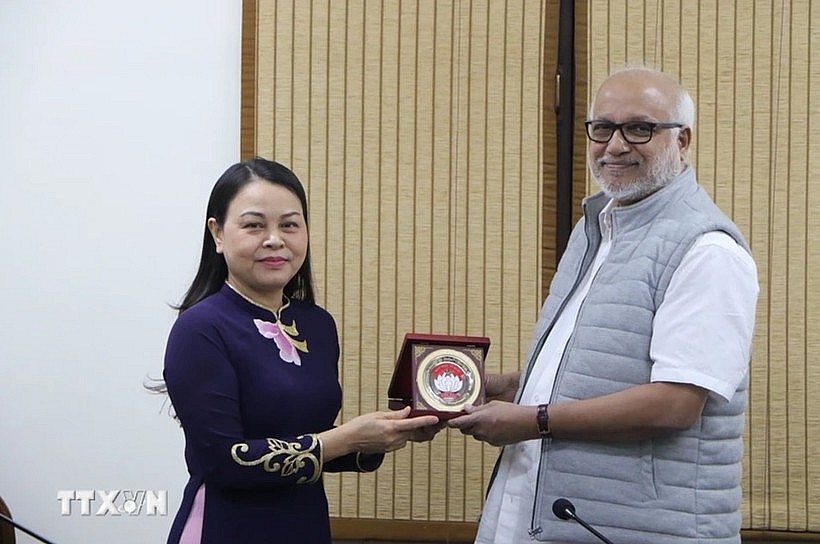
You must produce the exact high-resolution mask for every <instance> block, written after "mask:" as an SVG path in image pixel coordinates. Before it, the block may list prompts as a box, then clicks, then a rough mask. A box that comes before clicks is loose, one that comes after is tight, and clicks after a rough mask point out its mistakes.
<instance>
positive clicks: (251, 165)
mask: <svg viewBox="0 0 820 544" xmlns="http://www.w3.org/2000/svg"><path fill="white" fill-rule="evenodd" d="M257 180H264V181H268V182H270V183H274V184H276V185H281V186H283V187H285V188H287V189H288V190H290V191H291V192H292V193H293V194H295V195H296V196H297V197H298V198H299V202H301V203H302V213H303V214H304V218H305V226H307V225H308V207H307V196H306V195H305V189H304V187H303V186H302V183H301V182H300V181H299V178H297V177H296V174H294V173H293V172H291V171H290V169H288V168H287V167H285V166H283V165H281V164H279V163H278V162H274V161H269V160H266V159H263V158H261V157H254V158H252V159H249V160H246V161H243V162H239V163H236V164H234V165H233V166H231V167H230V168H228V169H227V170H225V173H223V174H222V176H220V178H219V179H218V180H217V182H216V185H214V188H213V190H211V197H210V198H209V199H208V210H207V211H206V213H205V234H204V236H203V239H202V256H201V257H200V260H199V269H198V270H197V272H196V276H195V277H194V281H193V282H192V283H191V286H190V287H189V288H188V291H187V292H186V293H185V297H184V298H183V299H182V303H180V305H179V306H177V307H176V308H177V309H178V310H179V313H182V312H184V311H185V310H187V309H188V308H190V307H191V306H193V305H194V304H196V303H197V302H199V301H200V300H202V299H204V298H206V297H208V296H210V295H212V294H214V293H216V292H217V291H219V290H220V289H221V288H222V286H223V285H224V284H225V280H226V279H227V278H228V265H227V264H226V263H225V257H224V256H223V255H222V254H221V253H217V252H216V243H215V242H214V239H213V236H211V232H210V230H208V219H209V218H211V217H213V218H214V219H215V220H216V222H217V224H218V225H219V226H220V227H222V226H223V225H224V224H225V216H226V215H227V213H228V206H230V204H231V202H232V201H233V199H234V198H235V197H236V195H237V193H239V191H240V190H242V188H243V187H244V186H245V185H247V184H249V183H251V182H253V181H257ZM283 292H284V294H285V296H287V297H288V298H291V299H296V300H303V301H305V302H310V303H313V302H315V298H314V293H313V274H312V273H311V269H310V244H308V250H307V253H306V254H305V262H304V263H302V267H301V268H299V271H298V272H296V275H295V276H294V277H293V278H291V280H290V281H289V282H288V284H287V285H285V288H284V291H283Z"/></svg>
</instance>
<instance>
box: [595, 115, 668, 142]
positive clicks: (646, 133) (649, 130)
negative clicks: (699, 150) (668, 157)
mask: <svg viewBox="0 0 820 544" xmlns="http://www.w3.org/2000/svg"><path fill="white" fill-rule="evenodd" d="M584 125H586V127H587V137H588V138H589V139H590V140H592V141H593V142H595V143H599V144H605V143H607V142H609V140H611V139H612V135H613V134H615V131H616V130H620V131H621V136H623V138H624V140H626V141H627V142H629V143H630V144H645V143H646V142H648V141H649V140H651V139H652V135H653V134H655V131H656V130H658V129H662V128H681V127H683V126H684V125H683V124H682V123H650V122H649V121H629V122H626V123H610V122H609V121H585V122H584Z"/></svg>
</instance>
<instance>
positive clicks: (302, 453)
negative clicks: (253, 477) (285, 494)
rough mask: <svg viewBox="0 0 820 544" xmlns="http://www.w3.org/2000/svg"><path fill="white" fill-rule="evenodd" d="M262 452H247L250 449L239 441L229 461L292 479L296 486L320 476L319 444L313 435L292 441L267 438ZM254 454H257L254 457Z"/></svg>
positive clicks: (315, 479)
mask: <svg viewBox="0 0 820 544" xmlns="http://www.w3.org/2000/svg"><path fill="white" fill-rule="evenodd" d="M265 442H266V444H267V448H266V449H265V450H264V451H263V452H256V454H255V453H254V452H251V451H250V450H251V446H250V445H249V444H247V443H244V442H240V443H238V444H234V445H233V446H232V447H231V458H232V459H233V460H234V462H235V463H237V464H238V465H240V466H243V467H256V466H261V467H262V469H263V470H264V471H265V472H269V473H272V474H276V475H278V476H280V477H281V478H293V479H295V480H296V483H297V484H311V483H314V482H316V481H317V480H319V477H320V476H321V475H322V452H321V449H322V448H321V443H320V442H319V439H318V437H317V436H316V435H315V434H307V435H303V436H297V437H296V439H295V440H294V441H287V440H280V439H278V438H268V439H266V440H265ZM257 454H258V455H257Z"/></svg>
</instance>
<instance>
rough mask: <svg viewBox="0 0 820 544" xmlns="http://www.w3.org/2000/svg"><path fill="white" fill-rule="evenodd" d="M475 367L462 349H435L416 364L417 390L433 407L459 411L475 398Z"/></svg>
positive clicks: (476, 388)
mask: <svg viewBox="0 0 820 544" xmlns="http://www.w3.org/2000/svg"><path fill="white" fill-rule="evenodd" d="M477 375H478V368H477V366H476V363H475V362H474V361H473V360H472V359H471V358H470V357H469V356H467V355H466V354H465V353H464V352H463V351H457V350H453V349H447V348H439V349H434V350H433V351H432V352H430V353H429V354H427V355H426V357H424V358H423V360H422V361H421V364H419V366H418V373H417V374H416V383H418V384H419V393H420V394H421V396H422V397H423V398H424V400H425V402H427V403H428V404H429V405H430V406H431V407H432V408H434V409H437V410H445V411H452V410H461V409H462V408H463V407H464V406H465V405H467V404H470V403H472V402H474V401H475V400H476V398H477V397H478V393H479V388H478V387H476V376H477Z"/></svg>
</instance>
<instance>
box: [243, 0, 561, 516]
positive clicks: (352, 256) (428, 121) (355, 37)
mask: <svg viewBox="0 0 820 544" xmlns="http://www.w3.org/2000/svg"><path fill="white" fill-rule="evenodd" d="M246 3H248V2H246ZM251 3H252V4H253V5H252V7H249V6H246V12H248V13H249V12H253V15H254V17H255V21H256V24H255V25H254V35H253V36H252V40H253V43H254V51H255V59H254V64H253V65H252V66H251V67H250V68H249V65H248V64H247V63H246V65H245V69H246V70H249V69H250V70H252V71H253V74H254V76H255V81H256V83H255V92H254V93H253V94H250V93H249V92H247V90H246V92H245V93H244V94H243V107H245V106H247V107H245V109H244V110H243V111H248V112H253V114H254V115H253V119H251V120H247V119H246V120H245V125H247V124H251V125H253V126H254V130H253V132H252V139H251V140H247V139H245V140H243V153H244V154H245V155H248V154H258V155H261V156H264V157H267V158H271V159H274V160H279V161H281V162H283V163H285V164H287V165H288V166H290V167H291V168H292V169H293V170H294V171H295V172H296V174H297V175H298V176H299V177H300V179H302V181H303V182H304V183H305V185H306V187H307V192H308V199H309V207H310V210H309V214H310V229H311V255H312V258H313V263H314V269H315V274H316V281H317V288H318V298H319V301H320V303H321V304H323V305H324V306H325V307H326V308H327V309H328V310H329V311H330V312H331V313H332V314H333V315H334V316H335V318H336V321H337V324H338V327H339V330H340V333H341V341H342V361H341V380H342V386H343V388H344V391H345V395H344V403H343V408H342V413H341V415H340V420H341V421H346V420H349V419H351V418H353V417H355V416H357V415H359V414H361V413H365V412H369V411H373V410H377V409H385V408H386V396H387V386H388V384H389V381H390V377H391V375H392V371H393V365H394V363H395V357H396V354H397V352H398V348H399V346H400V344H401V341H402V338H403V336H404V333H405V332H411V331H414V332H432V333H440V334H468V335H486V336H489V337H490V338H491V341H492V346H491V348H490V353H489V360H488V363H487V364H488V370H489V371H500V370H501V369H503V370H505V371H509V370H512V369H517V368H519V367H520V365H521V364H522V359H523V357H524V356H525V351H526V348H527V346H528V343H529V340H530V334H531V330H532V326H533V324H534V322H535V318H536V316H537V312H538V309H539V307H540V304H541V302H542V294H541V293H542V288H541V274H540V270H541V266H542V259H541V244H542V240H541V232H542V231H541V225H542V223H543V218H542V201H543V186H544V183H545V174H544V167H543V164H544V158H543V149H544V139H543V134H544V130H543V126H542V123H543V121H544V115H543V111H544V110H543V104H542V102H543V89H544V85H543V79H544V50H543V49H544V46H545V42H544V30H545V4H544V3H543V2H540V1H537V0H515V1H513V0H509V1H496V0H484V1H478V0H476V1H467V0H450V1H436V2H432V1H424V0H419V1H416V2H413V1H399V0H382V1H373V0H368V1H365V0H358V1H356V0H350V1H347V2H331V1H329V0H313V1H310V2H308V1H301V0H299V1H297V0H270V1H266V0H258V1H256V2H251ZM246 32H247V28H246ZM246 75H247V74H246ZM245 79H249V78H248V77H246V78H245ZM251 106H253V107H251ZM244 134H246V132H243V135H244ZM496 457H497V449H496V448H493V447H489V446H486V445H482V444H480V443H478V442H476V441H474V440H465V439H464V438H463V437H462V436H461V435H460V434H459V433H456V432H451V431H443V432H442V433H441V434H440V435H439V436H438V437H437V438H436V439H435V440H434V441H433V442H432V443H430V444H414V445H411V446H409V447H407V448H405V449H403V450H401V451H399V452H396V453H394V454H391V455H388V456H387V459H386V461H385V463H384V465H383V466H382V468H381V469H380V470H379V471H377V472H376V473H374V474H367V475H356V474H343V475H327V476H326V485H327V490H328V496H329V500H330V503H331V511H332V514H333V516H337V517H340V518H353V519H376V520H431V521H453V522H473V521H475V519H476V517H477V516H478V513H479V511H480V509H481V506H482V502H483V498H484V493H485V491H486V486H487V482H488V478H489V474H490V472H491V470H492V467H493V464H494V463H495V459H496Z"/></svg>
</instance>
